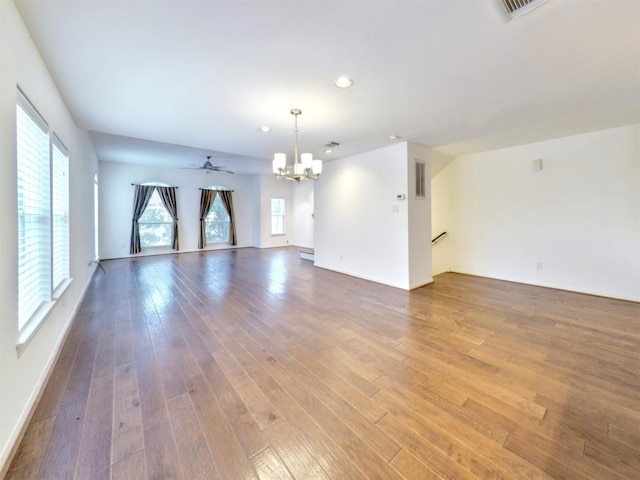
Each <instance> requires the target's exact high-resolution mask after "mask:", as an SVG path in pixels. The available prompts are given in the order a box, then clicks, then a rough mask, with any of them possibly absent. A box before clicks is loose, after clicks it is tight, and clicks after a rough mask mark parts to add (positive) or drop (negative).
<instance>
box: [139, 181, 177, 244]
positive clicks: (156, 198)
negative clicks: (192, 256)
mask: <svg viewBox="0 0 640 480" xmlns="http://www.w3.org/2000/svg"><path fill="white" fill-rule="evenodd" d="M138 226H139V231H140V245H141V246H142V247H171V240H172V239H171V232H172V227H173V219H172V218H171V215H169V212H167V209H166V208H165V206H164V204H163V203H162V200H161V199H160V194H159V193H158V190H157V189H156V190H154V191H153V194H152V195H151V199H150V200H149V204H148V205H147V208H146V209H145V211H144V213H143V214H142V216H141V217H140V219H139V220H138Z"/></svg>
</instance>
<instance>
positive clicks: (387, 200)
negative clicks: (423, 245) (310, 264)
mask: <svg viewBox="0 0 640 480" xmlns="http://www.w3.org/2000/svg"><path fill="white" fill-rule="evenodd" d="M399 193H407V144H406V143H401V144H396V145H392V146H390V147H385V148H381V149H378V150H374V151H371V152H366V153H362V154H359V155H354V156H351V157H347V158H342V159H340V160H335V161H332V162H326V163H325V164H324V167H323V172H322V177H321V178H320V180H319V181H318V182H317V183H316V185H315V230H314V249H315V265H316V266H319V267H322V268H327V269H330V270H335V271H338V272H343V273H346V274H349V275H353V276H356V277H361V278H365V279H368V280H372V281H375V282H379V283H384V284H387V285H391V286H395V287H399V288H405V289H406V288H409V265H408V254H409V252H408V202H407V201H406V200H405V201H398V200H397V198H396V196H397V194H399Z"/></svg>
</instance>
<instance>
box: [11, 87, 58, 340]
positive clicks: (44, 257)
mask: <svg viewBox="0 0 640 480" xmlns="http://www.w3.org/2000/svg"><path fill="white" fill-rule="evenodd" d="M16 153H17V158H16V167H17V168H16V170H17V203H18V329H19V330H20V331H22V330H23V329H24V327H26V326H28V325H29V326H35V325H36V324H37V323H39V322H40V321H41V320H42V319H43V318H44V317H45V314H46V313H47V311H48V310H49V309H50V308H51V306H52V305H53V301H54V300H55V299H56V298H57V297H58V296H59V295H60V294H61V293H62V291H63V289H64V286H65V284H66V282H65V281H66V280H68V279H69V175H68V168H69V158H68V154H67V150H66V148H65V147H64V145H63V144H62V142H60V140H59V139H58V138H57V137H56V136H55V135H54V134H53V133H51V132H50V131H49V127H48V126H47V124H46V122H45V121H44V119H43V118H42V117H41V116H40V114H39V113H38V111H37V110H36V109H35V107H34V106H33V105H32V104H31V103H30V102H29V100H28V99H27V98H26V97H25V96H24V95H23V94H22V92H21V91H19V90H18V100H17V103H16Z"/></svg>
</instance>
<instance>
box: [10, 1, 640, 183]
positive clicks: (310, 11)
mask: <svg viewBox="0 0 640 480" xmlns="http://www.w3.org/2000/svg"><path fill="white" fill-rule="evenodd" d="M15 3H16V5H17V6H18V9H19V11H20V13H21V15H22V17H23V19H24V21H25V23H26V25H27V28H28V29H29V31H30V32H31V34H32V36H33V38H34V41H35V43H36V45H37V47H38V49H39V50H40V52H41V54H42V56H43V58H44V60H45V62H46V63H47V65H48V68H49V70H50V72H51V74H52V76H53V78H54V80H55V82H56V83H57V85H58V88H59V90H60V92H61V94H62V96H63V98H64V100H65V102H66V104H67V106H68V107H69V109H70V111H71V113H72V115H73V116H74V118H75V121H76V123H77V125H78V126H79V127H80V128H83V129H87V130H89V131H90V132H92V133H91V134H92V138H93V140H94V144H95V146H96V150H97V152H98V156H99V158H100V159H101V160H104V161H123V162H125V161H126V162H134V163H141V164H145V163H149V164H154V165H167V166H169V165H172V166H175V167H184V166H187V165H189V164H190V163H203V162H204V157H205V156H206V155H208V154H212V155H213V156H214V161H213V163H214V164H216V165H225V166H227V167H228V168H230V169H231V170H234V171H236V172H237V173H247V174H248V173H257V172H261V173H267V172H269V171H270V165H271V158H272V155H273V153H274V152H277V151H284V152H286V153H287V154H289V155H291V154H292V150H293V116H292V115H290V113H289V110H290V109H291V108H292V107H296V108H300V109H302V111H303V114H302V116H301V117H300V118H299V129H300V147H301V150H302V151H311V152H312V153H313V154H314V157H316V158H321V159H323V160H325V161H326V160H332V159H334V158H340V157H343V156H347V155H352V154H355V153H359V152H363V151H368V150H372V149H375V148H379V147H382V146H385V145H388V144H391V143H394V142H398V141H400V140H390V139H389V136H390V135H400V136H401V137H402V140H407V141H411V142H415V143H418V144H421V145H425V146H429V147H433V148H437V149H438V150H440V151H443V152H446V153H450V154H454V155H459V154H464V153H471V152H477V151H483V150H488V149H494V148H500V147H505V146H510V145H516V144H522V143H527V142H533V141H539V140H545V139H549V138H556V137H561V136H566V135H571V134H575V133H582V132H587V131H593V130H599V129H604V128H609V127H614V126H620V125H626V124H630V123H636V122H640V0H616V1H613V0H612V1H605V0H549V1H548V2H547V3H544V4H542V6H540V7H539V8H537V9H534V10H533V11H531V12H530V13H527V14H526V15H523V16H521V17H519V18H517V19H515V20H511V21H509V20H507V18H506V16H505V14H504V13H503V12H502V11H501V10H500V7H499V4H498V1H497V0H423V1H389V0H377V1H371V0H370V1H367V0H360V1H356V0H338V1H329V0H315V1H303V0H300V1H275V0H261V1H242V0H234V1H214V0H211V1H205V0H201V1H189V0H168V1H153V0H146V1H144V0H143V1H140V0H138V1H133V0H119V1H96V0H84V1H78V0H71V1H61V0H40V1H37V0H15ZM341 74H346V75H348V76H350V77H351V78H353V80H354V85H353V87H351V88H350V89H347V90H340V89H338V88H336V87H335V86H334V84H333V81H334V79H335V78H336V77H337V76H339V75H341ZM262 125H268V126H270V127H271V128H272V131H271V132H270V133H267V134H265V133H261V132H260V131H259V130H258V129H259V127H260V126H262ZM330 141H336V142H339V143H340V144H341V145H340V146H339V147H337V148H335V149H334V153H332V154H326V153H324V152H323V147H322V145H324V144H326V143H328V142H330Z"/></svg>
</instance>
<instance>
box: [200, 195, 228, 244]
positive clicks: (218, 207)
mask: <svg viewBox="0 0 640 480" xmlns="http://www.w3.org/2000/svg"><path fill="white" fill-rule="evenodd" d="M229 220H230V219H229V214H228V213H227V209H226V208H224V205H223V204H222V200H221V199H220V195H216V198H215V200H214V201H213V205H211V209H210V210H209V213H208V214H207V216H206V217H205V218H204V227H205V234H206V236H207V243H215V242H228V241H229Z"/></svg>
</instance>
